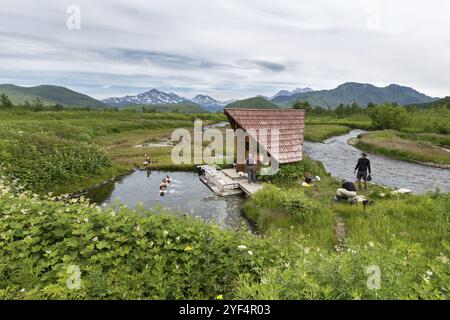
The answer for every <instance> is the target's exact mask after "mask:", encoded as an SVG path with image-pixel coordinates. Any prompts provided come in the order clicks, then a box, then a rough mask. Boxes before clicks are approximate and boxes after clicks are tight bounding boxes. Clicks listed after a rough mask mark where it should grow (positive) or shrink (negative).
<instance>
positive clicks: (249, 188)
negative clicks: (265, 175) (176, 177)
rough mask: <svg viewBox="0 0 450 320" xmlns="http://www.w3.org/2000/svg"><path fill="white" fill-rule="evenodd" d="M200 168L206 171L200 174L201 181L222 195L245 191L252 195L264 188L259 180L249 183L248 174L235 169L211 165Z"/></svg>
mask: <svg viewBox="0 0 450 320" xmlns="http://www.w3.org/2000/svg"><path fill="white" fill-rule="evenodd" d="M200 168H201V169H202V170H203V171H204V175H201V176H200V181H202V182H203V183H204V184H206V185H207V186H208V187H209V188H210V189H211V190H212V191H213V192H214V193H216V194H218V195H220V196H229V195H234V194H240V193H245V194H246V195H247V196H249V197H251V196H252V195H253V194H254V193H255V192H257V191H258V190H260V189H261V188H262V185H261V183H259V182H255V183H251V184H249V183H248V181H247V174H239V173H237V172H236V170H235V169H223V170H221V169H218V168H217V167H215V166H209V165H203V166H200Z"/></svg>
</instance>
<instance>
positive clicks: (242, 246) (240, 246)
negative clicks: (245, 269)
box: [237, 244, 247, 250]
mask: <svg viewBox="0 0 450 320" xmlns="http://www.w3.org/2000/svg"><path fill="white" fill-rule="evenodd" d="M237 248H238V249H239V250H245V249H247V247H246V246H244V245H243V244H241V245H239V246H237Z"/></svg>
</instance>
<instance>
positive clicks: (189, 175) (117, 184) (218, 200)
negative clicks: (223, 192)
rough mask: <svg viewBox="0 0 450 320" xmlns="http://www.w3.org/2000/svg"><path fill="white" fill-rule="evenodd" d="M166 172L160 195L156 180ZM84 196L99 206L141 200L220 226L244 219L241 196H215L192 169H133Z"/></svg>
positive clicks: (148, 205) (131, 204)
mask: <svg viewBox="0 0 450 320" xmlns="http://www.w3.org/2000/svg"><path fill="white" fill-rule="evenodd" d="M167 174H169V175H170V176H171V177H172V183H171V184H170V185H169V187H168V188H167V192H166V193H165V194H164V196H161V195H160V192H159V184H160V183H161V180H162V179H163V178H164V177H165V176H166V175H167ZM86 196H87V197H89V198H90V199H91V201H92V202H94V203H97V204H98V205H102V206H111V205H114V204H115V203H117V202H120V203H122V204H125V205H126V206H127V207H128V208H135V207H136V205H137V204H138V203H142V204H143V205H144V207H145V208H154V207H158V208H159V209H160V210H162V211H165V210H167V211H170V212H176V213H180V214H189V215H193V216H196V217H199V218H201V219H203V220H204V221H206V222H213V223H215V224H218V225H220V226H221V227H223V228H238V227H239V226H241V224H242V223H243V222H244V220H243V218H242V217H241V210H242V205H243V202H244V199H243V197H241V196H230V197H220V196H217V195H216V194H214V193H213V192H212V191H211V190H210V189H209V188H208V187H207V186H205V185H204V184H203V183H202V182H201V181H200V180H199V177H198V175H197V174H196V173H193V172H183V171H172V172H165V171H142V170H137V171H134V172H133V173H131V174H130V175H127V176H125V177H123V178H121V179H119V180H117V181H114V182H109V183H107V184H105V185H102V186H100V187H98V188H94V189H91V190H90V191H89V192H88V194H87V195H86Z"/></svg>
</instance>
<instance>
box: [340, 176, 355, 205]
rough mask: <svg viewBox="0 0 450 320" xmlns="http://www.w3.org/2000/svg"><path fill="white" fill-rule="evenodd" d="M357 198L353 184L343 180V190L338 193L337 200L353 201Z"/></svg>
mask: <svg viewBox="0 0 450 320" xmlns="http://www.w3.org/2000/svg"><path fill="white" fill-rule="evenodd" d="M355 197H356V187H355V185H354V184H353V182H350V181H346V180H345V179H343V180H342V185H341V188H339V189H337V191H336V200H338V201H340V200H348V201H352V202H353V200H354V199H355Z"/></svg>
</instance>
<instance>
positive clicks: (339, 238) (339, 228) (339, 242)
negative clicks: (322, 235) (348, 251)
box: [334, 215, 347, 252]
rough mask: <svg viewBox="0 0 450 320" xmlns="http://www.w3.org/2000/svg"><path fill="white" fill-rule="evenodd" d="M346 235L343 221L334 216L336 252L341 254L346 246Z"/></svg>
mask: <svg viewBox="0 0 450 320" xmlns="http://www.w3.org/2000/svg"><path fill="white" fill-rule="evenodd" d="M346 233H347V232H346V229H345V223H344V219H343V218H342V217H341V216H339V215H336V227H335V228H334V234H335V237H336V245H335V246H334V248H335V250H336V251H337V252H342V251H343V250H344V248H345V247H346V246H347V242H346V240H345V236H346Z"/></svg>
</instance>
